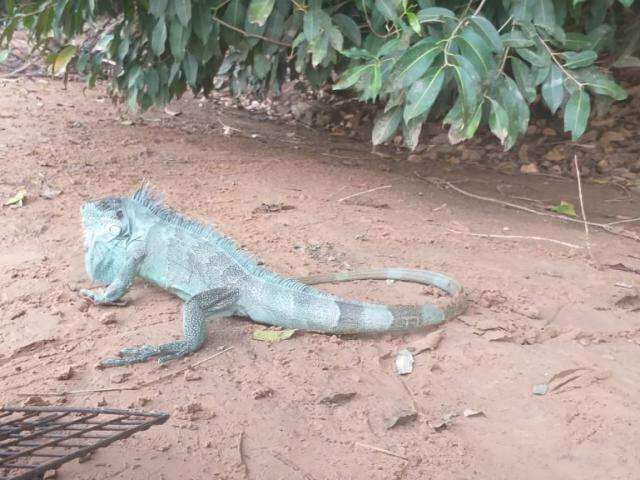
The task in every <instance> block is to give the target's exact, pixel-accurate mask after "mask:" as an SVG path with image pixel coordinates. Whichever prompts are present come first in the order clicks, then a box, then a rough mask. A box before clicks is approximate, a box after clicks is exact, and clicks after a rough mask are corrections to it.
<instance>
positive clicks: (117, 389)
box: [17, 347, 233, 397]
mask: <svg viewBox="0 0 640 480" xmlns="http://www.w3.org/2000/svg"><path fill="white" fill-rule="evenodd" d="M231 349H233V347H227V348H225V349H224V350H220V351H219V352H216V353H214V354H213V355H210V356H208V357H207V358H203V359H202V360H199V361H197V362H195V363H192V364H191V365H187V366H186V367H184V368H180V369H178V370H176V371H175V372H170V373H167V374H166V375H161V376H160V377H158V378H154V379H153V380H149V381H148V382H144V383H140V384H138V385H132V386H130V387H108V388H97V389H93V390H67V391H63V392H50V393H18V394H17V395H19V396H21V397H36V396H37V397H62V396H65V395H82V394H85V393H103V392H121V391H126V390H140V389H141V388H144V387H148V386H149V385H153V384H154V383H158V382H161V381H163V380H166V379H167V378H171V377H174V376H176V375H179V374H181V373H183V372H185V371H187V370H191V369H194V368H196V367H197V366H199V365H202V364H203V363H205V362H208V361H209V360H212V359H214V358H216V357H217V356H218V355H222V354H223V353H225V352H228V351H229V350H231Z"/></svg>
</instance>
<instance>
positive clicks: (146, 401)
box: [136, 397, 151, 407]
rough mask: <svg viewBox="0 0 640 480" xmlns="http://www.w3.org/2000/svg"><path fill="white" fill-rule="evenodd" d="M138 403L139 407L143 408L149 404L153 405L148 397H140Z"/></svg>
mask: <svg viewBox="0 0 640 480" xmlns="http://www.w3.org/2000/svg"><path fill="white" fill-rule="evenodd" d="M136 401H137V402H138V405H140V406H141V407H144V406H145V405H148V404H149V403H151V399H150V398H147V397H138V399H137V400H136Z"/></svg>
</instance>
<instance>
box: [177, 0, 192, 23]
mask: <svg viewBox="0 0 640 480" xmlns="http://www.w3.org/2000/svg"><path fill="white" fill-rule="evenodd" d="M173 1H174V8H175V9H176V15H177V16H178V20H180V23H181V24H182V25H183V26H184V27H186V26H188V25H189V21H190V20H191V0H173Z"/></svg>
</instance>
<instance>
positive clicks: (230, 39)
mask: <svg viewBox="0 0 640 480" xmlns="http://www.w3.org/2000/svg"><path fill="white" fill-rule="evenodd" d="M246 10H247V8H246V3H245V2H244V1H243V0H231V1H230V2H229V4H228V5H227V8H226V10H225V11H224V15H223V17H222V19H223V20H224V21H225V22H227V23H228V24H229V25H233V26H234V27H237V28H243V27H244V20H245V13H246ZM222 38H223V39H224V41H225V42H227V44H228V45H234V46H235V45H237V44H238V43H240V40H242V35H240V34H239V33H238V32H234V31H233V30H231V29H230V28H227V27H222Z"/></svg>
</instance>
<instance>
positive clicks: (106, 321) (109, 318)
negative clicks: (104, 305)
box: [100, 312, 118, 325]
mask: <svg viewBox="0 0 640 480" xmlns="http://www.w3.org/2000/svg"><path fill="white" fill-rule="evenodd" d="M100 323H101V324H103V325H113V324H114V323H118V318H117V317H116V312H109V313H106V314H104V315H103V316H102V317H101V318H100Z"/></svg>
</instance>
